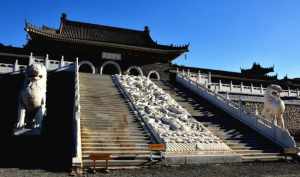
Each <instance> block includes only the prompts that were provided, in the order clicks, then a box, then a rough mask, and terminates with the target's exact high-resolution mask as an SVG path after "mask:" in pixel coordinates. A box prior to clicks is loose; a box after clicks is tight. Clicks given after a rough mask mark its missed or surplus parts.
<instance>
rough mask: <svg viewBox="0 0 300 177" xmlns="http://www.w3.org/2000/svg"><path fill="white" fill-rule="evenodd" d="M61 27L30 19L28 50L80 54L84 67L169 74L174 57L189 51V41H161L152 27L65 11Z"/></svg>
mask: <svg viewBox="0 0 300 177" xmlns="http://www.w3.org/2000/svg"><path fill="white" fill-rule="evenodd" d="M60 20H61V21H60V26H59V28H58V29H53V28H50V27H47V26H42V27H36V26H34V25H32V24H30V23H28V22H26V26H25V30H26V32H27V33H28V42H27V44H26V45H25V46H24V49H25V50H26V51H30V52H33V53H34V54H37V55H45V54H49V56H51V58H60V57H61V56H62V55H63V56H64V58H65V59H71V60H72V59H73V60H74V59H75V58H76V57H78V58H79V61H80V63H79V64H80V71H83V72H91V73H100V74H116V73H123V74H124V73H129V74H134V75H145V76H147V75H148V74H149V73H150V74H153V76H152V75H151V77H162V78H165V77H167V73H168V69H169V65H170V63H171V61H172V60H174V59H175V58H176V57H178V56H179V55H181V54H182V53H184V52H187V51H188V45H182V46H175V45H161V44H158V43H157V42H155V41H154V40H153V39H152V37H151V36H150V29H149V27H148V26H145V28H144V30H133V29H125V28H119V27H111V26H105V25H97V24H90V23H84V22H78V21H72V20H69V19H67V15H66V14H62V16H61V19H60Z"/></svg>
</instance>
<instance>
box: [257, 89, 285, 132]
mask: <svg viewBox="0 0 300 177" xmlns="http://www.w3.org/2000/svg"><path fill="white" fill-rule="evenodd" d="M281 92H282V88H281V87H280V86H279V85H274V84H272V85H270V86H268V87H267V90H266V91H265V95H264V109H263V111H262V114H263V115H264V116H265V117H266V118H267V119H270V120H273V123H274V125H278V126H279V127H281V128H283V129H285V125H284V119H283V112H284V111H285V105H284V102H283V101H282V100H281V98H280V93H281Z"/></svg>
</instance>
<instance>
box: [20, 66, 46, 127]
mask: <svg viewBox="0 0 300 177" xmlns="http://www.w3.org/2000/svg"><path fill="white" fill-rule="evenodd" d="M46 87H47V69H46V67H45V66H44V65H43V64H37V63H36V64H32V65H29V66H28V67H27V68H26V71H25V80H24V85H23V88H22V90H21V93H20V99H19V108H18V122H17V125H16V129H17V130H19V129H23V128H25V127H26V128H28V127H29V128H31V129H32V128H39V129H40V128H41V125H42V121H43V118H44V116H45V113H46ZM25 118H26V119H27V120H25ZM28 122H29V125H27V124H26V123H28Z"/></svg>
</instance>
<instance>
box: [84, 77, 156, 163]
mask: <svg viewBox="0 0 300 177" xmlns="http://www.w3.org/2000/svg"><path fill="white" fill-rule="evenodd" d="M80 93H81V95H80V106H81V107H80V108H81V109H80V111H81V144H82V156H83V166H91V160H89V158H88V156H89V154H92V153H110V154H112V155H113V156H114V158H119V159H114V160H111V161H110V162H109V163H110V164H111V165H110V166H112V168H114V167H115V168H124V167H128V166H131V167H137V166H140V165H144V164H145V163H146V162H147V161H148V160H147V159H148V157H149V155H150V151H149V149H148V144H149V143H151V140H150V136H149V134H148V133H146V132H145V130H144V128H143V127H142V125H141V124H140V123H139V121H138V120H137V119H136V118H135V116H134V114H133V111H131V110H130V109H129V106H128V103H127V102H126V101H125V100H124V99H123V97H122V95H121V93H120V92H119V91H118V90H117V88H116V87H115V85H114V84H113V82H112V79H111V77H100V76H98V77H96V76H93V75H91V74H81V73H80ZM124 116H125V117H124ZM125 156H126V158H124V157H125ZM120 157H123V158H120ZM128 157H131V159H128ZM132 157H135V158H132ZM141 158H144V159H141ZM103 165H104V161H97V163H96V166H97V167H102V166H103Z"/></svg>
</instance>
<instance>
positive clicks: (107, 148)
mask: <svg viewBox="0 0 300 177" xmlns="http://www.w3.org/2000/svg"><path fill="white" fill-rule="evenodd" d="M82 150H84V151H121V150H122V151H123V150H125V151H143V150H149V148H148V147H99V146H95V147H89V146H83V147H82Z"/></svg>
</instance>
